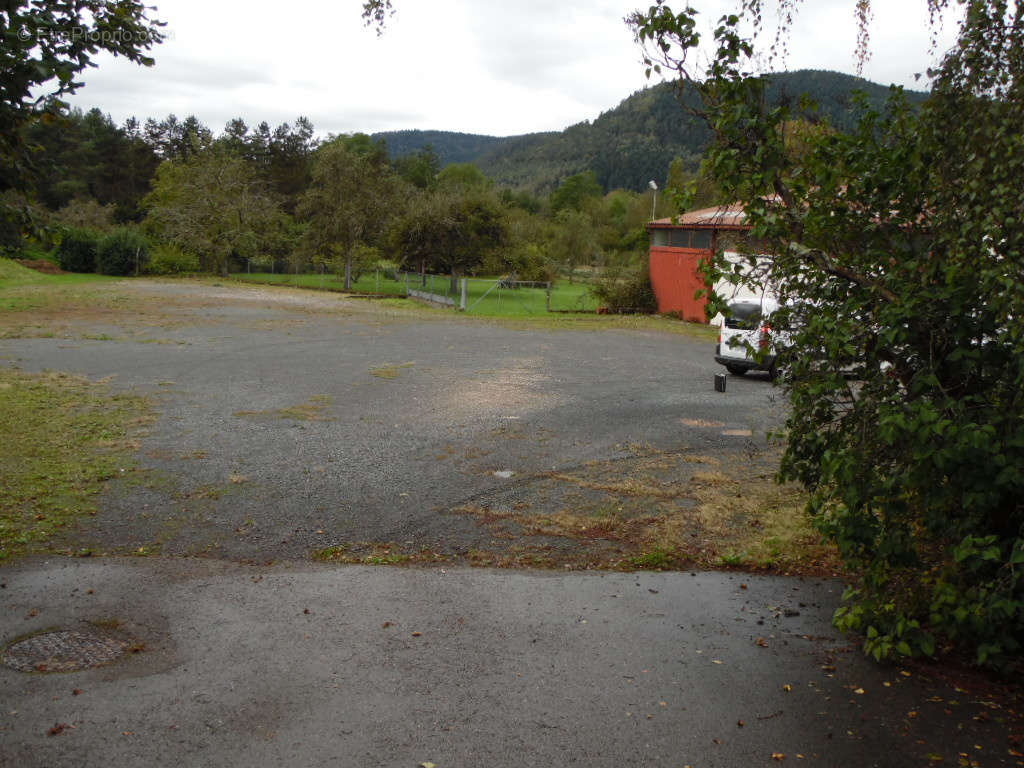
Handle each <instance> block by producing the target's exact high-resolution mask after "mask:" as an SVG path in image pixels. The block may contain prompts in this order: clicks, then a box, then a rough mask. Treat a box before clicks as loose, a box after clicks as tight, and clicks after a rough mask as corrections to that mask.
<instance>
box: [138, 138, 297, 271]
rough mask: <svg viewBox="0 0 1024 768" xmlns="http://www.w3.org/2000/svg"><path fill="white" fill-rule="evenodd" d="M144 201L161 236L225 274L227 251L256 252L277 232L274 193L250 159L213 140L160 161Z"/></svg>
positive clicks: (279, 214)
mask: <svg viewBox="0 0 1024 768" xmlns="http://www.w3.org/2000/svg"><path fill="white" fill-rule="evenodd" d="M144 204H145V206H146V208H147V209H148V216H147V220H146V224H147V225H148V226H149V227H150V228H151V229H152V230H153V231H154V232H155V233H156V234H157V235H158V236H159V237H161V238H163V239H164V240H167V241H169V242H171V243H174V244H175V245H177V246H179V247H180V248H182V249H184V250H185V251H187V252H189V253H192V254H195V255H196V256H198V257H199V259H200V262H201V263H202V265H203V268H204V269H205V270H207V271H209V272H215V273H220V274H223V275H227V273H228V268H229V265H230V261H231V258H232V257H238V258H246V259H248V258H252V257H254V256H257V255H260V254H261V253H262V252H263V251H264V250H265V249H267V248H268V247H269V245H270V244H271V243H273V242H274V240H275V239H276V238H277V236H278V235H279V232H280V230H281V227H282V224H283V221H284V217H283V214H282V212H281V209H280V206H279V205H278V202H277V199H276V198H275V197H274V196H273V195H272V194H271V193H270V192H269V191H268V190H267V188H266V184H265V183H264V181H263V180H262V179H261V178H260V177H259V176H258V175H257V173H256V172H255V171H254V170H253V168H252V167H251V166H250V164H249V163H247V162H246V161H245V160H244V159H243V158H242V157H240V156H239V155H237V154H234V153H233V152H231V151H230V150H228V149H227V148H226V147H223V146H213V147H211V148H209V149H207V150H205V151H203V152H200V153H198V154H194V155H192V156H190V157H189V158H188V159H186V160H183V161H179V162H173V161H169V160H168V161H165V162H164V163H163V164H162V165H161V166H160V167H159V168H158V169H157V173H156V177H155V178H154V180H153V191H152V192H151V193H150V194H149V195H148V196H147V197H146V199H145V201H144Z"/></svg>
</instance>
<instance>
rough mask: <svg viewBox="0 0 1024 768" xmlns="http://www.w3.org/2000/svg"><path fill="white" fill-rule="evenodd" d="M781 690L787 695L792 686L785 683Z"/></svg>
mask: <svg viewBox="0 0 1024 768" xmlns="http://www.w3.org/2000/svg"><path fill="white" fill-rule="evenodd" d="M782 690H784V691H785V692H786V693H789V692H790V691H792V690H793V686H792V685H790V684H789V683H786V684H785V685H784V686H782Z"/></svg>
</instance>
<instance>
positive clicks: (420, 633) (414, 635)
mask: <svg viewBox="0 0 1024 768" xmlns="http://www.w3.org/2000/svg"><path fill="white" fill-rule="evenodd" d="M422 634H423V633H422V632H413V633H412V636H413V637H420V636H421V635H422Z"/></svg>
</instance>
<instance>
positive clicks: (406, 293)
mask: <svg viewBox="0 0 1024 768" xmlns="http://www.w3.org/2000/svg"><path fill="white" fill-rule="evenodd" d="M405 295H406V296H407V297H408V295H409V273H408V272H406V273H405Z"/></svg>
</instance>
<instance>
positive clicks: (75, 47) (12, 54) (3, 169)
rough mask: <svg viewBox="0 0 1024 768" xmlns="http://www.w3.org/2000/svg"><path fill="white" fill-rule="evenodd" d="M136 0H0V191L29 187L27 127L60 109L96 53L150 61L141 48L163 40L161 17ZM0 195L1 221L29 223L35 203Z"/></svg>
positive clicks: (32, 163) (5, 223)
mask: <svg viewBox="0 0 1024 768" xmlns="http://www.w3.org/2000/svg"><path fill="white" fill-rule="evenodd" d="M150 10H151V9H150V8H148V7H147V6H146V5H144V4H143V3H142V2H137V1H136V0H33V1H32V2H27V1H20V0H5V1H4V2H2V3H0V39H3V45H2V46H0V195H2V193H4V192H6V191H8V190H14V191H18V192H23V193H24V192H30V191H31V189H32V186H33V183H34V179H35V176H36V171H37V168H36V164H35V161H34V159H33V151H32V150H33V145H32V143H31V142H30V141H28V140H27V139H26V135H25V129H26V127H28V126H29V125H31V124H32V123H34V122H36V121H38V120H41V119H49V118H52V117H53V116H55V115H59V114H61V113H62V112H63V111H64V110H66V108H67V104H66V103H65V102H63V101H61V98H60V97H61V96H64V95H65V94H70V93H74V92H75V91H76V90H77V89H78V88H80V87H81V86H82V85H83V82H82V81H81V80H78V79H76V78H77V77H78V76H79V75H80V74H81V73H82V72H83V71H84V70H85V69H86V68H87V67H90V66H95V63H94V61H93V59H94V58H95V57H96V55H97V54H98V53H100V52H106V53H111V54H113V55H115V56H123V57H125V58H127V59H128V60H130V61H134V62H136V63H138V64H143V65H145V66H151V65H152V64H153V60H152V59H151V58H149V56H147V55H146V52H147V51H148V50H149V49H150V48H151V47H152V46H153V45H154V44H156V43H159V42H160V41H161V39H162V38H161V35H160V27H162V26H163V25H162V23H161V22H159V21H157V20H155V19H153V18H151V17H150V16H149V15H148V14H149V12H150ZM12 199H13V198H9V197H7V196H4V197H3V200H4V201H7V202H3V203H2V206H0V218H2V219H3V220H4V221H3V224H2V225H0V226H2V228H7V229H9V228H11V227H16V228H29V227H31V226H33V220H34V217H33V214H32V208H31V206H30V205H28V204H26V203H21V204H12V203H11V202H9V201H10V200H12Z"/></svg>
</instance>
